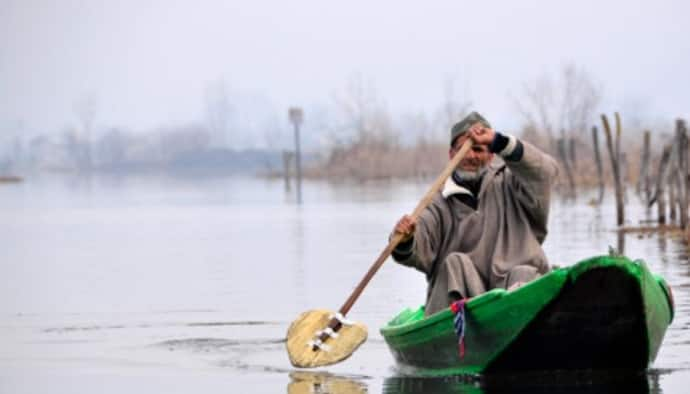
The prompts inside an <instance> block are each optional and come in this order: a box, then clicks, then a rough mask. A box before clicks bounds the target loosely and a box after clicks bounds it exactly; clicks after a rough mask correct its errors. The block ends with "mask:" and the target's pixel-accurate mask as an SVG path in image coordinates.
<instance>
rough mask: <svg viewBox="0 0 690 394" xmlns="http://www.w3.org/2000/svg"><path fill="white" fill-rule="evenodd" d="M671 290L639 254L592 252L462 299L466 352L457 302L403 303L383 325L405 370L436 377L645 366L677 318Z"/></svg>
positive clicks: (383, 333)
mask: <svg viewBox="0 0 690 394" xmlns="http://www.w3.org/2000/svg"><path fill="white" fill-rule="evenodd" d="M673 314H674V303H673V295H672V293H671V288H670V287H669V285H668V284H667V283H666V281H665V280H664V279H663V278H662V277H661V276H658V275H655V274H652V273H651V272H650V271H649V268H648V267H647V264H646V263H645V262H644V261H642V260H636V261H632V260H630V259H628V258H627V257H624V256H616V255H607V256H597V257H592V258H589V259H587V260H584V261H581V262H579V263H577V264H574V265H572V266H569V267H564V268H558V269H554V270H552V271H550V272H549V273H548V274H546V275H544V276H542V277H540V278H539V279H537V280H534V281H532V282H529V283H527V284H524V285H522V286H521V287H519V288H517V289H514V290H511V291H507V290H504V289H493V290H491V291H488V292H486V293H484V294H481V295H479V296H476V297H473V298H471V299H469V300H467V302H466V303H465V305H464V318H465V329H464V339H463V342H464V345H463V346H464V352H463V354H462V355H461V354H460V353H461V352H460V350H459V340H458V336H457V334H456V332H455V329H454V325H453V319H454V317H455V313H454V312H453V311H452V310H451V308H447V309H444V310H442V311H439V312H437V313H435V314H433V315H431V316H428V317H425V316H424V307H420V308H418V309H414V310H413V309H409V308H408V309H405V310H403V311H402V312H401V313H400V314H398V315H397V316H396V317H394V318H393V319H392V320H391V321H390V322H388V324H387V325H385V326H384V327H382V328H381V329H380V331H381V334H382V336H383V338H384V339H385V341H386V343H387V344H388V347H389V348H390V350H391V352H392V353H393V356H394V358H395V360H396V362H397V363H398V365H399V366H400V367H401V370H403V371H404V370H406V369H409V368H411V369H412V370H413V371H414V372H413V373H414V374H418V375H422V376H423V375H429V376H445V375H478V374H479V375H485V374H493V373H495V374H501V373H523V372H524V373H528V372H530V371H548V370H553V371H568V370H573V371H575V370H589V371H597V370H618V371H633V370H637V371H643V370H645V369H646V368H647V367H648V366H649V365H651V363H652V362H653V361H654V359H655V358H656V355H657V353H658V351H659V348H660V346H661V342H662V340H663V337H664V334H665V332H666V329H667V327H668V326H669V324H670V323H671V321H672V320H673Z"/></svg>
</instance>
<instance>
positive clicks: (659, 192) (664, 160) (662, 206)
mask: <svg viewBox="0 0 690 394" xmlns="http://www.w3.org/2000/svg"><path fill="white" fill-rule="evenodd" d="M672 148H673V147H672V145H671V144H668V145H666V146H665V147H664V150H663V152H661V158H660V159H659V169H658V171H657V174H656V187H655V188H654V196H653V197H652V199H651V200H650V201H649V204H648V206H652V204H654V203H655V202H656V204H657V213H658V221H659V224H665V223H666V198H665V195H664V189H665V186H666V185H665V182H664V177H665V174H666V167H667V166H668V162H669V160H670V158H671V150H672Z"/></svg>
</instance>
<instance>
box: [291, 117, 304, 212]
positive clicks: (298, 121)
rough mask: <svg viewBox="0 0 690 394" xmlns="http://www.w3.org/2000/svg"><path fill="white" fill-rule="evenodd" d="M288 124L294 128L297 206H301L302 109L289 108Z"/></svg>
mask: <svg viewBox="0 0 690 394" xmlns="http://www.w3.org/2000/svg"><path fill="white" fill-rule="evenodd" d="M288 116H289V118H290V122H292V125H293V126H294V128H295V166H296V168H297V171H296V172H297V204H302V159H301V156H302V155H301V154H300V149H299V126H300V125H301V124H302V119H303V118H304V114H303V113H302V108H299V107H291V108H290V109H289V110H288Z"/></svg>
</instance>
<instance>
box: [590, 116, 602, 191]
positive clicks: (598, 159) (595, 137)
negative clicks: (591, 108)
mask: <svg viewBox="0 0 690 394" xmlns="http://www.w3.org/2000/svg"><path fill="white" fill-rule="evenodd" d="M598 133H599V131H598V130H597V127H596V126H592V141H593V143H594V160H595V162H596V164H597V178H598V179H599V198H598V199H597V203H598V204H601V202H602V201H603V200H604V168H603V166H602V165H601V155H600V154H599V136H598Z"/></svg>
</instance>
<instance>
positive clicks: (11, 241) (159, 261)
mask: <svg viewBox="0 0 690 394" xmlns="http://www.w3.org/2000/svg"><path fill="white" fill-rule="evenodd" d="M426 187H427V184H415V183H385V184H382V183H376V184H354V183H339V184H330V183H326V182H311V183H309V182H308V183H306V185H305V186H304V190H303V193H304V201H305V203H304V205H303V206H301V207H300V206H296V205H295V204H294V197H291V195H290V194H286V193H285V190H284V187H283V184H282V183H281V182H280V181H268V180H257V179H248V178H232V179H218V178H215V179H186V180H185V179H182V180H180V179H171V178H165V177H160V178H151V177H142V178H136V177H130V178H112V177H93V178H91V179H83V178H80V179H78V178H74V177H69V176H43V177H38V178H31V179H29V180H27V181H25V182H24V183H20V184H11V185H9V184H8V185H0V218H1V219H2V220H1V222H0V240H2V251H1V252H0V278H2V279H0V280H1V281H2V282H1V285H0V393H9V392H13V393H29V392H31V393H33V392H58V393H61V392H70V393H73V392H77V393H82V392H83V393H87V392H94V391H98V392H118V393H121V392H152V391H156V392H162V391H164V390H165V391H166V392H174V393H177V392H180V393H182V392H225V393H227V392H255V393H275V392H286V391H287V392H289V393H293V392H294V393H298V392H348V393H350V392H386V393H395V392H483V391H493V389H494V388H498V389H504V388H506V385H507V386H508V387H510V388H511V389H513V390H514V389H515V388H516V386H515V382H500V381H499V382H482V383H481V384H480V383H478V382H474V381H467V380H466V379H459V378H449V379H420V378H416V377H414V376H412V377H410V376H401V373H400V371H398V370H397V369H396V367H395V363H394V361H393V359H392V356H391V355H390V353H389V351H388V349H387V347H386V345H385V343H384V342H383V340H382V338H381V336H380V335H379V334H378V327H380V326H382V325H383V324H385V322H386V321H387V320H388V319H390V318H391V317H392V316H393V315H394V314H395V313H397V312H398V311H399V310H400V309H402V308H403V307H406V306H416V305H419V304H421V303H423V301H424V294H425V282H424V277H423V276H422V275H421V274H419V273H417V272H415V271H414V270H412V269H409V268H405V267H402V266H399V265H397V264H394V263H390V262H389V263H386V264H384V266H383V267H382V269H381V271H380V272H379V273H378V274H377V275H376V276H375V277H374V279H373V280H372V282H371V283H370V284H369V286H368V287H367V289H366V290H365V292H364V293H363V295H362V297H361V298H360V300H359V301H358V302H357V304H355V306H354V308H353V309H352V311H351V312H350V314H349V316H350V317H351V318H353V319H356V320H359V321H362V322H364V323H366V324H367V325H368V327H369V339H368V341H367V342H366V343H365V344H364V345H363V346H362V347H361V348H360V349H359V350H358V351H357V352H356V353H355V354H354V355H353V356H352V357H351V358H350V359H348V360H346V361H345V362H343V363H340V364H337V365H335V366H332V367H328V368H324V369H322V370H319V371H316V372H304V371H297V370H295V369H294V368H293V367H291V366H290V363H289V361H288V359H287V355H286V352H285V350H284V343H283V339H284V337H285V332H286V329H287V326H288V325H289V324H290V322H291V321H292V320H294V319H295V318H296V317H297V316H298V315H299V314H300V313H301V312H303V311H305V310H308V309H313V308H329V309H337V308H338V307H339V306H340V305H341V304H342V303H343V301H344V300H345V299H346V298H347V296H348V295H349V294H350V292H351V291H352V290H353V288H354V287H355V285H356V284H357V283H358V282H359V280H360V279H361V277H362V275H363V274H364V273H365V272H366V270H367V269H368V268H369V266H370V265H371V263H372V262H373V260H374V259H375V257H376V256H377V255H378V253H379V252H380V251H381V249H382V248H383V247H384V246H385V242H386V240H387V237H388V234H389V232H390V230H391V227H392V225H393V224H394V223H395V221H396V220H397V219H398V218H399V216H400V215H401V214H402V213H404V212H409V211H411V210H412V208H413V207H414V205H415V204H416V201H417V200H418V198H420V196H422V195H423V193H424V192H425V190H426ZM631 199H632V200H633V201H632V203H631V206H630V210H629V212H628V217H629V218H631V219H630V221H631V223H633V224H636V223H637V221H638V220H641V219H644V218H645V217H646V216H645V212H644V210H643V209H642V208H640V207H639V206H637V205H636V201H635V198H634V197H633V198H631ZM586 200H587V197H584V196H583V197H581V198H580V199H579V201H578V202H576V203H573V202H564V201H559V200H555V201H554V202H553V205H552V213H551V223H550V234H549V236H548V238H547V241H546V243H545V245H544V247H545V249H546V252H547V255H548V256H549V257H550V259H551V262H552V263H555V264H559V265H569V264H572V263H574V262H576V261H578V260H579V259H582V258H585V257H589V256H591V255H594V254H602V253H606V252H607V251H608V248H609V246H613V247H617V245H618V242H619V240H618V239H617V235H616V233H615V232H612V231H611V228H612V227H613V222H614V215H613V214H614V211H613V207H612V204H611V203H610V202H609V201H607V202H606V203H605V205H604V206H603V207H601V208H594V207H591V206H588V205H587V204H586V203H585V201H586ZM624 242H625V252H626V254H627V255H628V256H630V257H632V258H644V259H645V260H647V261H648V263H649V264H650V266H651V268H652V270H653V271H654V272H657V273H659V274H661V275H663V276H664V277H665V278H666V279H667V280H668V282H669V283H670V284H671V286H672V287H673V289H674V295H675V301H676V317H675V320H674V322H673V324H672V325H671V327H670V328H669V330H668V331H667V333H666V337H665V339H664V344H663V345H662V348H661V351H660V354H659V356H658V358H657V360H656V362H655V363H654V365H653V367H652V369H651V370H650V371H649V373H648V374H646V375H642V376H638V377H633V378H627V377H626V378H625V379H622V380H620V381H615V380H614V381H613V383H610V382H609V383H607V384H608V385H604V386H601V385H591V382H589V383H588V379H589V380H591V379H590V378H589V377H586V378H584V380H583V379H580V378H577V377H576V379H572V380H568V379H560V378H559V379H558V380H557V381H553V380H552V381H551V382H549V381H548V380H547V381H546V383H544V382H542V381H541V380H534V381H530V382H525V381H522V382H521V384H525V383H528V388H527V391H535V390H536V391H540V390H543V391H558V390H561V389H562V390H564V391H568V390H572V391H575V392H580V391H588V390H589V391H597V392H601V391H607V390H609V389H612V388H617V389H620V388H621V387H624V388H625V391H631V392H664V393H676V392H686V391H687V390H685V385H686V384H688V383H690V372H689V368H690V331H688V328H689V327H690V319H688V317H687V312H688V309H690V308H689V307H690V302H689V301H690V264H689V262H688V253H687V249H686V247H685V246H684V245H683V244H682V243H681V242H680V241H679V240H677V239H673V238H669V237H661V236H658V235H657V234H646V235H642V236H639V235H637V234H629V235H627V236H626V238H625V239H624ZM539 382H542V383H539ZM563 382H566V383H563ZM503 383H506V384H503ZM480 386H482V387H483V388H482V387H480Z"/></svg>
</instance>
